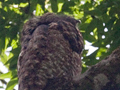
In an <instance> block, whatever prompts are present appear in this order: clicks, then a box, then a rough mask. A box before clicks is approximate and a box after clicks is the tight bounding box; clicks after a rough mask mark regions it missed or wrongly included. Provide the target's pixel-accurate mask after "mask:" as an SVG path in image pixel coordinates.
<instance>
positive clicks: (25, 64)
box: [17, 12, 84, 90]
mask: <svg viewBox="0 0 120 90" xmlns="http://www.w3.org/2000/svg"><path fill="white" fill-rule="evenodd" d="M77 23H79V20H76V19H74V18H73V17H70V16H67V15H57V14H55V13H49V12H48V13H45V14H44V15H42V16H36V17H33V18H31V19H30V20H28V21H27V22H26V23H25V24H24V26H23V29H22V31H21V40H20V41H21V51H20V54H19V57H18V63H17V68H18V84H19V87H18V88H19V90H64V86H65V85H68V86H69V85H70V84H71V85H73V84H74V83H76V82H77V81H79V78H80V75H81V71H82V63H81V54H82V51H83V48H84V41H83V37H82V34H81V32H80V30H79V29H78V28H77V27H76V25H77ZM68 83H69V84H68ZM50 88H52V89H50ZM68 88H69V90H72V88H71V87H68ZM68 88H67V89H68ZM67 89H66V90H67Z"/></svg>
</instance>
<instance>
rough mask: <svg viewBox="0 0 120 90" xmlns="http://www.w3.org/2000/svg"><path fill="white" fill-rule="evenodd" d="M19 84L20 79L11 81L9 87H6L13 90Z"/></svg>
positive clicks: (7, 89)
mask: <svg viewBox="0 0 120 90" xmlns="http://www.w3.org/2000/svg"><path fill="white" fill-rule="evenodd" d="M17 83H18V79H17V78H14V79H11V80H10V81H9V82H8V84H7V87H6V90H13V88H14V87H15V85H16V84H17Z"/></svg>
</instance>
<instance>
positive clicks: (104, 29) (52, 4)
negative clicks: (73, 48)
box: [0, 0, 120, 90]
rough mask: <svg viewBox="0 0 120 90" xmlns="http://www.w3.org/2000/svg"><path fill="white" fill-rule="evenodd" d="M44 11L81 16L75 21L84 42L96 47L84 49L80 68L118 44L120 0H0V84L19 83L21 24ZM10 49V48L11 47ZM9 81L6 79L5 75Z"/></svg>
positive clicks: (92, 63)
mask: <svg viewBox="0 0 120 90" xmlns="http://www.w3.org/2000/svg"><path fill="white" fill-rule="evenodd" d="M46 12H54V13H57V14H66V15H69V16H72V17H74V18H76V19H80V20H81V22H82V23H81V24H79V25H78V27H79V28H80V31H81V33H82V35H83V37H84V40H85V44H86V42H89V43H91V46H93V47H96V48H97V50H95V51H94V52H93V53H91V54H90V55H88V49H86V48H85V50H84V51H83V57H82V62H83V72H84V71H85V70H87V68H88V67H89V66H91V65H94V64H96V63H98V62H99V61H100V60H102V59H103V58H105V57H106V56H108V55H109V54H110V53H111V52H112V51H113V50H114V49H115V48H117V47H118V46H119V45H120V0H0V62H1V63H2V64H3V65H4V66H5V67H6V68H7V69H8V72H7V73H3V72H2V66H0V82H1V83H2V84H1V86H0V88H1V89H2V88H4V87H3V86H6V88H5V90H13V88H14V87H15V85H17V83H18V78H17V59H18V55H19V52H20V32H21V30H22V26H23V24H24V23H25V22H26V21H27V20H29V19H30V18H31V17H33V16H34V15H36V16H40V15H43V14H44V13H46ZM11 47H12V49H11V50H10V48H11ZM6 78H9V79H10V81H9V82H6V81H5V79H6Z"/></svg>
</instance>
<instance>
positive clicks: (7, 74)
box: [0, 72, 12, 79]
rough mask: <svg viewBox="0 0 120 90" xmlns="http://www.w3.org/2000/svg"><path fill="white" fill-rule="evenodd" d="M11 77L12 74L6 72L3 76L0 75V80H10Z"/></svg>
mask: <svg viewBox="0 0 120 90" xmlns="http://www.w3.org/2000/svg"><path fill="white" fill-rule="evenodd" d="M11 77H12V73H11V72H8V73H5V74H0V79H5V78H11Z"/></svg>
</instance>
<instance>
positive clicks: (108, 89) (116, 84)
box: [75, 47, 120, 90]
mask: <svg viewBox="0 0 120 90" xmlns="http://www.w3.org/2000/svg"><path fill="white" fill-rule="evenodd" d="M75 90H120V47H118V48H117V49H116V50H114V51H113V52H112V54H111V55H109V56H108V57H106V58H105V59H104V60H102V61H100V62H99V63H97V64H96V65H93V66H92V67H91V68H89V69H88V70H87V71H86V72H85V73H84V74H82V75H81V78H80V81H79V85H77V88H76V89H75Z"/></svg>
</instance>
